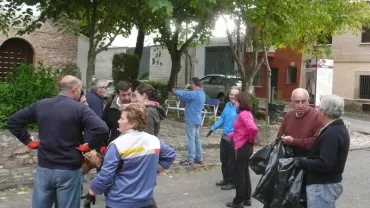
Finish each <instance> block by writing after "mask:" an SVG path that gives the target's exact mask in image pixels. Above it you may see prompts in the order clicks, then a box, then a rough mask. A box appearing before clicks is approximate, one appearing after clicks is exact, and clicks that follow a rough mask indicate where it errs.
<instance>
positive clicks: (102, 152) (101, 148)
mask: <svg viewBox="0 0 370 208" xmlns="http://www.w3.org/2000/svg"><path fill="white" fill-rule="evenodd" d="M106 151H107V147H106V146H102V147H100V149H99V152H100V154H101V155H104V153H105V152H106Z"/></svg>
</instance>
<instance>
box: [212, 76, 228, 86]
mask: <svg viewBox="0 0 370 208" xmlns="http://www.w3.org/2000/svg"><path fill="white" fill-rule="evenodd" d="M210 84H212V85H224V84H225V82H224V78H223V77H218V76H214V77H212V79H211V83H210Z"/></svg>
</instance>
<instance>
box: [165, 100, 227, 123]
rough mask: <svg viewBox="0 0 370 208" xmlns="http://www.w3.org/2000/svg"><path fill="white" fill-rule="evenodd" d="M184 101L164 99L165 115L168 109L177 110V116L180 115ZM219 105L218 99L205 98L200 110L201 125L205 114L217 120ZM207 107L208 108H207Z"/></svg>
mask: <svg viewBox="0 0 370 208" xmlns="http://www.w3.org/2000/svg"><path fill="white" fill-rule="evenodd" d="M185 104H186V103H185V102H184V101H180V100H178V99H176V100H166V101H165V105H166V115H167V113H168V111H170V110H173V111H176V112H177V117H178V118H179V117H180V112H185ZM219 105H220V100H219V99H214V98H206V101H205V102H204V106H203V110H202V123H201V126H203V123H204V120H205V118H206V116H212V117H213V118H214V121H216V120H217V111H218V106H219ZM207 108H210V109H209V110H207Z"/></svg>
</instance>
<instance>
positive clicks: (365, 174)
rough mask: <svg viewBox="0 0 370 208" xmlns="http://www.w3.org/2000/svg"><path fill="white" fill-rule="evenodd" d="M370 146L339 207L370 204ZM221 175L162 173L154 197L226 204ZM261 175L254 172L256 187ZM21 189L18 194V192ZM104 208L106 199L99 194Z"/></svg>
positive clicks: (22, 202)
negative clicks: (173, 174) (220, 182)
mask: <svg viewBox="0 0 370 208" xmlns="http://www.w3.org/2000/svg"><path fill="white" fill-rule="evenodd" d="M368 158H370V151H369V150H358V151H352V152H350V154H349V158H348V163H347V166H346V170H345V174H344V193H343V195H342V196H341V198H340V200H339V201H338V203H337V207H339V208H351V207H353V208H368V207H370V197H369V196H370V188H369V187H370V177H369V172H370V165H369V160H368ZM219 179H220V171H219V170H209V171H201V172H191V173H188V174H187V173H181V174H178V175H175V176H173V177H169V176H161V177H159V179H158V185H157V188H156V190H155V192H156V193H155V197H156V200H157V202H158V205H159V207H160V208H175V207H176V208H198V207H199V208H223V207H225V202H227V201H230V200H231V199H232V197H233V196H234V191H221V190H220V189H219V188H218V187H216V186H215V185H214V184H215V182H216V181H218V180H219ZM258 180H259V177H258V176H256V175H252V182H253V187H255V185H256V183H257V181H258ZM23 191H25V192H26V193H24V192H22V190H20V189H18V190H11V191H5V192H0V201H1V203H0V208H10V207H17V208H28V207H30V196H31V193H30V192H29V191H28V190H23ZM17 193H18V194H17ZM252 203H253V205H252V208H262V207H263V206H262V204H260V203H259V202H257V201H256V200H253V201H252ZM93 207H97V208H102V207H105V206H104V199H103V198H102V197H99V198H98V204H97V205H95V206H93Z"/></svg>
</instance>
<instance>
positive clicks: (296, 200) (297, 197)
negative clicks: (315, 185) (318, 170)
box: [281, 170, 307, 208]
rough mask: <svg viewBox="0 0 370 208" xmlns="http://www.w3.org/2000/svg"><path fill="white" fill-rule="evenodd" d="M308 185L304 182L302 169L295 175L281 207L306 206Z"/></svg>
mask: <svg viewBox="0 0 370 208" xmlns="http://www.w3.org/2000/svg"><path fill="white" fill-rule="evenodd" d="M306 200H307V196H306V185H305V183H304V172H303V170H300V171H299V172H298V174H297V175H296V176H295V178H294V181H293V183H292V184H291V185H290V189H289V191H288V192H287V193H286V195H285V199H284V201H283V204H282V206H281V208H304V207H306V206H304V205H303V204H305V203H306Z"/></svg>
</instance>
